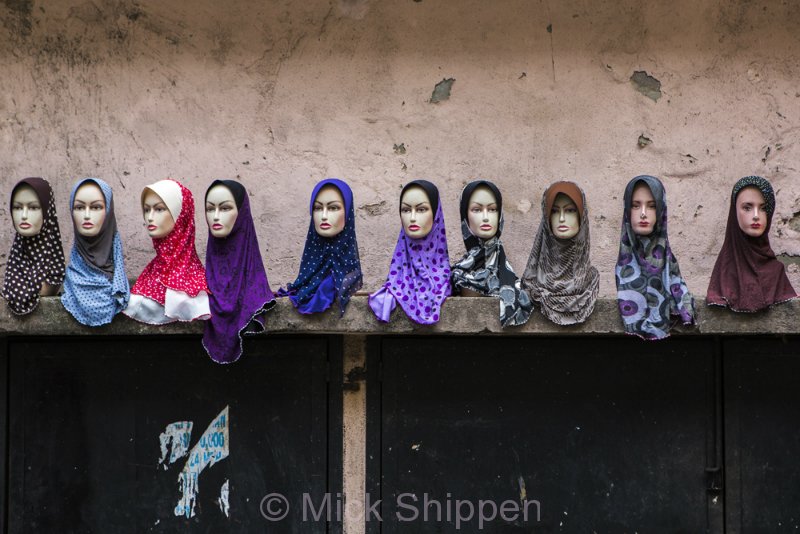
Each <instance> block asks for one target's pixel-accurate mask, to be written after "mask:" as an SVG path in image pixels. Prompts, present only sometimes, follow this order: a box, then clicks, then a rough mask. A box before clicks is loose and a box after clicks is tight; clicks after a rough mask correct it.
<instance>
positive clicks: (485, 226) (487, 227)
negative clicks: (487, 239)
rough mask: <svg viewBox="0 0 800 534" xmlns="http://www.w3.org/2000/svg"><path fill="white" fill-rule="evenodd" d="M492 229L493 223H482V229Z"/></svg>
mask: <svg viewBox="0 0 800 534" xmlns="http://www.w3.org/2000/svg"><path fill="white" fill-rule="evenodd" d="M491 229H492V225H491V224H482V225H481V230H491Z"/></svg>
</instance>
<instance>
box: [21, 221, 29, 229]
mask: <svg viewBox="0 0 800 534" xmlns="http://www.w3.org/2000/svg"><path fill="white" fill-rule="evenodd" d="M19 227H20V228H22V229H23V230H27V229H28V228H30V227H31V225H30V223H26V222H23V223H19Z"/></svg>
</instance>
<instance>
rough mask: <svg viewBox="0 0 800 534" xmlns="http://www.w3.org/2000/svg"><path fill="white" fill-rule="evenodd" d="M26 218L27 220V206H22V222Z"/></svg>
mask: <svg viewBox="0 0 800 534" xmlns="http://www.w3.org/2000/svg"><path fill="white" fill-rule="evenodd" d="M27 218H28V206H24V207H23V208H22V220H23V221H24V220H25V219H27Z"/></svg>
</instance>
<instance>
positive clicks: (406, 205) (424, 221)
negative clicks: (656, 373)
mask: <svg viewBox="0 0 800 534" xmlns="http://www.w3.org/2000/svg"><path fill="white" fill-rule="evenodd" d="M433 217H434V214H433V208H432V207H431V202H430V199H428V194H427V193H426V192H425V190H424V189H422V188H421V187H416V186H414V187H409V188H408V189H406V192H405V193H403V197H402V198H401V199H400V220H401V221H402V223H403V230H405V232H406V235H407V236H408V237H410V238H412V239H421V238H423V237H425V236H426V235H428V234H429V233H431V229H432V228H433Z"/></svg>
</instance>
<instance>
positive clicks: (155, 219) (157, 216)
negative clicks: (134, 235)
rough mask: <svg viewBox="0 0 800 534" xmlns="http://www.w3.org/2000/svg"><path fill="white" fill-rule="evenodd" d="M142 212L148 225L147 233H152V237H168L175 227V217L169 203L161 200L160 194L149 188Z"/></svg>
mask: <svg viewBox="0 0 800 534" xmlns="http://www.w3.org/2000/svg"><path fill="white" fill-rule="evenodd" d="M142 212H143V213H144V222H145V224H146V225H147V233H148V234H150V237H155V238H161V237H167V236H168V235H169V233H170V232H171V231H172V229H173V228H175V219H174V218H173V217H172V214H171V213H170V212H169V209H168V208H167V205H166V204H165V203H164V201H163V200H161V197H160V196H158V195H157V194H155V192H153V191H150V190H149V189H148V190H147V192H146V193H145V195H144V200H143V202H142Z"/></svg>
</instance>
